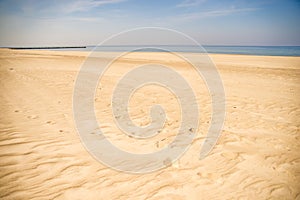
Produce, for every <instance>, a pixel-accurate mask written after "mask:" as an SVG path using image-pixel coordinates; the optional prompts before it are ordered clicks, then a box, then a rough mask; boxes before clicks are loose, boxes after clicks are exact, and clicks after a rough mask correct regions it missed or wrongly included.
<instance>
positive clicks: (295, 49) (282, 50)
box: [60, 45, 300, 56]
mask: <svg viewBox="0 0 300 200" xmlns="http://www.w3.org/2000/svg"><path fill="white" fill-rule="evenodd" d="M132 49H135V51H139V52H164V51H172V52H191V53H203V52H207V53H215V54H241V55H266V56H300V46H217V45H204V46H202V48H200V47H198V46H183V45H155V46H147V45H146V46H142V45H140V46H129V45H128V46H126V45H123V46H87V48H76V49H60V50H64V51H70V50H71V51H72V50H74V51H110V52H120V51H121V52H122V51H124V52H125V51H131V50H132Z"/></svg>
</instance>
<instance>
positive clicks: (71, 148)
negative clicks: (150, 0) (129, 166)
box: [0, 49, 300, 199]
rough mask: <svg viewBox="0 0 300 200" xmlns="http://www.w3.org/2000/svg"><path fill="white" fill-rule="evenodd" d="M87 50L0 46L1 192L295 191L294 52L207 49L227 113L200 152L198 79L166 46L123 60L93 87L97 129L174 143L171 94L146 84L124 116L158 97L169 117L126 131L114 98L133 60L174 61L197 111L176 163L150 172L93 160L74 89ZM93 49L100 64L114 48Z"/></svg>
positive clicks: (278, 194)
mask: <svg viewBox="0 0 300 200" xmlns="http://www.w3.org/2000/svg"><path fill="white" fill-rule="evenodd" d="M86 55H88V54H87V53H85V52H55V51H33V50H26V51H25V50H7V49H2V50H0V81H1V84H0V91H1V93H0V102H1V104H0V110H1V114H0V131H1V135H0V157H1V160H0V165H1V168H0V177H1V179H0V198H1V199H300V154H299V152H300V131H299V127H300V101H299V99H300V57H277V56H242V55H210V57H211V59H212V60H213V62H214V63H215V65H216V66H217V68H218V70H219V73H220V76H221V78H222V81H223V85H224V89H225V94H226V101H225V104H226V119H225V122H224V126H223V129H222V134H221V136H220V138H219V140H218V143H217V145H216V146H215V147H214V149H213V150H212V151H211V152H210V154H209V155H208V156H207V157H206V158H204V159H202V160H199V152H200V149H201V146H202V143H203V141H204V138H205V136H206V133H207V130H208V128H209V126H210V123H211V112H212V111H211V98H210V93H209V92H208V90H207V88H206V86H205V83H204V81H203V80H202V79H201V78H200V77H198V76H197V74H196V73H195V71H194V69H193V68H191V67H190V66H189V65H187V64H186V63H185V62H183V61H182V60H180V59H177V58H175V57H173V56H172V55H170V54H167V53H133V54H130V55H127V56H125V57H123V58H121V59H119V60H118V61H117V62H116V63H114V64H113V65H112V67H111V68H109V70H108V71H107V72H106V74H105V76H104V77H103V79H101V81H100V83H99V85H98V88H97V91H96V95H95V108H96V109H95V110H96V115H97V119H98V121H99V122H100V123H99V124H100V126H101V127H100V128H101V129H102V130H103V132H105V134H106V136H107V138H109V139H110V140H111V142H112V143H114V144H115V145H116V146H118V147H119V148H121V149H124V150H126V151H129V152H133V153H149V152H154V151H158V150H159V149H161V148H163V147H165V146H166V145H168V144H169V143H170V142H171V141H172V139H173V138H174V136H175V135H176V133H177V132H176V131H178V127H179V124H180V120H181V118H180V107H179V105H178V102H177V100H176V98H175V96H174V94H173V93H171V92H169V91H168V90H166V89H165V88H162V87H159V86H158V85H148V86H145V87H142V88H140V89H138V90H137V91H136V93H134V95H133V96H132V98H131V100H130V102H129V113H130V117H131V119H132V120H133V122H134V123H135V124H136V125H138V126H145V125H147V124H148V123H150V121H151V119H150V117H149V116H150V113H149V108H150V107H151V105H153V104H160V105H161V106H162V107H163V108H164V109H165V112H166V115H167V119H166V123H165V126H164V128H163V130H162V131H161V132H160V133H159V134H157V135H156V136H154V137H153V138H149V139H144V140H140V139H135V138H132V137H128V136H127V135H125V134H122V132H121V131H120V130H119V129H118V128H117V126H116V124H115V121H114V119H113V117H112V111H111V100H110V98H111V94H112V90H113V88H114V86H115V85H116V83H117V81H118V79H119V78H120V76H121V75H123V74H124V73H126V72H127V71H128V70H130V69H131V68H132V66H133V65H136V64H143V63H149V62H156V63H163V64H166V65H169V66H170V67H173V68H174V69H175V70H177V71H178V72H179V73H180V74H181V75H182V76H183V77H185V78H186V80H188V81H189V84H190V85H191V87H192V88H193V90H194V92H195V94H196V97H197V101H198V105H199V107H200V109H201V110H200V111H201V112H200V121H199V128H198V130H194V132H195V133H194V134H196V137H195V139H194V141H193V143H192V145H191V147H190V148H189V150H188V151H186V153H185V154H184V155H183V156H182V157H181V158H180V159H179V160H178V161H177V162H174V163H172V164H171V165H169V166H168V167H166V168H164V169H162V170H159V171H156V172H153V173H147V174H129V173H123V172H118V171H115V170H113V169H111V168H109V167H107V166H105V165H103V164H101V163H99V162H98V161H96V160H95V159H94V157H93V156H91V155H90V154H89V153H88V152H87V151H86V150H85V148H84V146H83V145H82V143H81V142H80V138H79V136H78V134H77V132H76V126H75V122H74V119H73V110H72V97H73V90H74V84H75V80H76V76H77V72H78V70H79V69H80V66H81V65H82V64H83V62H84V60H85V56H86ZM98 55H100V56H101V57H102V58H99V59H98V61H99V62H101V59H108V58H111V57H112V56H113V54H112V53H98ZM190 56H191V57H197V55H196V54H190ZM95 60H96V61H97V58H95ZM204 70H208V71H209V70H210V69H204Z"/></svg>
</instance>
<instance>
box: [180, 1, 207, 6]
mask: <svg viewBox="0 0 300 200" xmlns="http://www.w3.org/2000/svg"><path fill="white" fill-rule="evenodd" d="M205 1H206V0H184V1H182V2H181V3H179V4H177V5H176V7H179V8H180V7H192V6H196V5H199V4H202V3H204V2H205Z"/></svg>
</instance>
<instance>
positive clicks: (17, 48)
mask: <svg viewBox="0 0 300 200" xmlns="http://www.w3.org/2000/svg"><path fill="white" fill-rule="evenodd" d="M85 48H86V46H68V47H8V49H15V50H25V49H85Z"/></svg>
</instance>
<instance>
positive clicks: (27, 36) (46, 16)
mask: <svg viewBox="0 0 300 200" xmlns="http://www.w3.org/2000/svg"><path fill="white" fill-rule="evenodd" d="M139 27H162V28H168V29H173V30H176V31H180V32H182V33H184V34H187V35H188V36H190V37H192V38H194V39H195V40H196V41H197V42H199V43H200V44H202V45H267V46H268V45H286V46H288V45H298V46H299V45H300V0H251V1H248V0H43V1H41V0H0V46H2V47H4V46H6V47H7V46H69V45H96V44H99V43H101V42H102V41H103V40H105V39H107V38H109V37H110V36H112V35H114V34H118V33H119V32H122V31H125V30H129V29H134V28H139ZM167 37H168V34H165V35H162V36H161V38H160V36H158V35H154V36H152V37H151V31H150V32H149V31H148V32H147V33H141V34H140V33H137V34H136V35H135V36H134V37H129V38H125V37H124V38H123V41H122V39H121V40H119V41H118V42H119V44H135V43H136V41H139V42H140V43H142V42H143V41H144V42H145V43H149V44H151V43H157V42H159V41H160V39H161V40H165V39H166V38H167ZM149 38H152V39H153V41H152V40H151V39H149ZM169 42H170V44H176V40H175V39H174V40H173V41H172V40H171V39H170V41H169Z"/></svg>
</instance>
